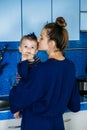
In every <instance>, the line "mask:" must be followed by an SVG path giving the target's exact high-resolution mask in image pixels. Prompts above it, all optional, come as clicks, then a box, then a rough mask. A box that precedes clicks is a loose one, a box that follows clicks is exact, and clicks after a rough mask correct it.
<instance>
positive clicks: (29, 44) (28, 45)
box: [19, 39, 37, 55]
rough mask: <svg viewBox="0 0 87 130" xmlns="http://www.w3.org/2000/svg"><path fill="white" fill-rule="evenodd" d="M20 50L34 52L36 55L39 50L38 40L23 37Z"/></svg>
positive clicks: (28, 52)
mask: <svg viewBox="0 0 87 130" xmlns="http://www.w3.org/2000/svg"><path fill="white" fill-rule="evenodd" d="M19 51H20V52H21V53H22V54H25V53H27V54H32V55H35V54H36V52H37V42H36V41H34V40H32V41H31V40H28V39H23V41H22V43H21V45H20V47H19Z"/></svg>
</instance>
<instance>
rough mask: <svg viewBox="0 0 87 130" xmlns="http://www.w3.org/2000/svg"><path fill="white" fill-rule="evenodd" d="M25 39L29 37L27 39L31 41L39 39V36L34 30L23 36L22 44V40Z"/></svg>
mask: <svg viewBox="0 0 87 130" xmlns="http://www.w3.org/2000/svg"><path fill="white" fill-rule="evenodd" d="M24 39H27V40H30V41H32V40H34V41H37V36H36V35H35V33H34V32H33V33H30V34H27V35H24V36H23V37H22V38H21V40H20V45H21V44H22V41H23V40H24Z"/></svg>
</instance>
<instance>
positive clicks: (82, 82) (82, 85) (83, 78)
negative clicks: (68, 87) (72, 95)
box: [77, 75, 87, 96]
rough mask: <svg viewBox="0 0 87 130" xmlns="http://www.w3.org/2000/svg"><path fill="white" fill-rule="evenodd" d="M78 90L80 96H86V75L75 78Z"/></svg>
mask: <svg viewBox="0 0 87 130" xmlns="http://www.w3.org/2000/svg"><path fill="white" fill-rule="evenodd" d="M77 83H78V87H79V92H80V94H81V95H82V96H87V75H85V76H80V77H78V78H77Z"/></svg>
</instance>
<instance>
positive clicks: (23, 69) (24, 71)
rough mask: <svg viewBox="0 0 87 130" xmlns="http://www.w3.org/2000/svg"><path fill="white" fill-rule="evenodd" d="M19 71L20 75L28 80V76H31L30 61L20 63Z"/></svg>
mask: <svg viewBox="0 0 87 130" xmlns="http://www.w3.org/2000/svg"><path fill="white" fill-rule="evenodd" d="M17 69H18V74H19V75H20V76H21V77H22V78H23V79H25V80H26V79H27V78H28V74H29V71H30V66H29V62H28V60H25V61H22V62H20V63H18V65H17Z"/></svg>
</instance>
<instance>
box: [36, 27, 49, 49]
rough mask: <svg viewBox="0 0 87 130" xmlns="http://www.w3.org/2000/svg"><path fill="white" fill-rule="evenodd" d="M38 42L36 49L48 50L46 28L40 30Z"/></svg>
mask: <svg viewBox="0 0 87 130" xmlns="http://www.w3.org/2000/svg"><path fill="white" fill-rule="evenodd" d="M38 44H39V45H38V50H46V51H48V50H49V38H48V36H47V30H46V29H43V30H42V32H41V34H40V37H39V38H38Z"/></svg>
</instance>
